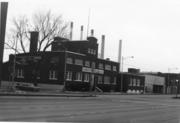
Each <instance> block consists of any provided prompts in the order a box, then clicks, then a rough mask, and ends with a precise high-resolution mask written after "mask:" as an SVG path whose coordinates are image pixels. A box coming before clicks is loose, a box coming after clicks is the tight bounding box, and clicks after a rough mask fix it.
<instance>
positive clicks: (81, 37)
mask: <svg viewBox="0 0 180 123" xmlns="http://www.w3.org/2000/svg"><path fill="white" fill-rule="evenodd" d="M80 40H83V26H81V35H80Z"/></svg>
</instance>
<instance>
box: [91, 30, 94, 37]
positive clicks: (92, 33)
mask: <svg viewBox="0 0 180 123" xmlns="http://www.w3.org/2000/svg"><path fill="white" fill-rule="evenodd" d="M91 36H92V37H94V29H91Z"/></svg>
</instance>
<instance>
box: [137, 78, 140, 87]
mask: <svg viewBox="0 0 180 123" xmlns="http://www.w3.org/2000/svg"><path fill="white" fill-rule="evenodd" d="M137 86H138V87H139V86H140V80H139V79H137Z"/></svg>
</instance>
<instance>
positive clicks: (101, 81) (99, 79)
mask: <svg viewBox="0 0 180 123" xmlns="http://www.w3.org/2000/svg"><path fill="white" fill-rule="evenodd" d="M102 79H103V78H102V76H98V84H103V80H102Z"/></svg>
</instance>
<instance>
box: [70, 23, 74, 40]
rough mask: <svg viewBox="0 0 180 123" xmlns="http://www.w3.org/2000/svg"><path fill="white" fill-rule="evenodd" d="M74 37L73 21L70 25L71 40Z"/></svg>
mask: <svg viewBox="0 0 180 123" xmlns="http://www.w3.org/2000/svg"><path fill="white" fill-rule="evenodd" d="M72 37H73V22H71V25H70V40H72Z"/></svg>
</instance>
